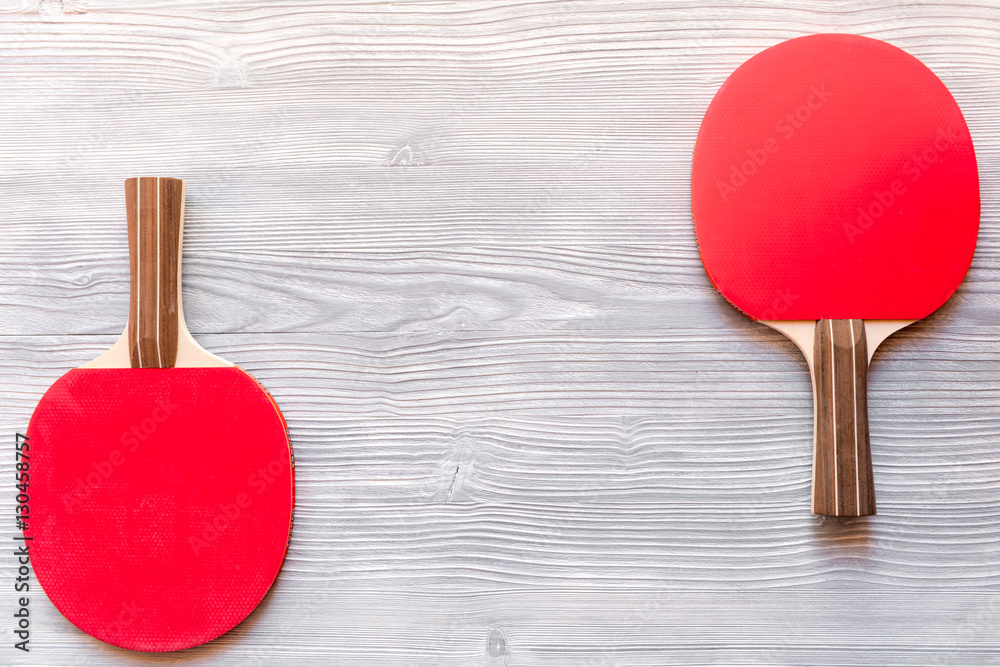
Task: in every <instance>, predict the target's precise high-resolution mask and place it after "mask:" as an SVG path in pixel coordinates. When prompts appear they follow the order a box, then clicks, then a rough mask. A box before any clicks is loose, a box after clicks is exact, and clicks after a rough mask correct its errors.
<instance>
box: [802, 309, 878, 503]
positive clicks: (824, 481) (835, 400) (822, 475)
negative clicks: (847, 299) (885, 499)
mask: <svg viewBox="0 0 1000 667" xmlns="http://www.w3.org/2000/svg"><path fill="white" fill-rule="evenodd" d="M813 354H814V360H815V361H814V365H815V366H814V383H815V384H814V391H815V394H816V395H815V401H816V427H815V433H816V441H815V449H814V455H813V456H814V458H813V512H815V513H816V514H828V515H833V516H866V515H870V514H875V482H874V479H873V475H872V457H871V449H870V447H869V440H868V381H867V377H868V345H867V341H866V337H865V324H864V321H863V320H819V321H817V322H816V329H815V337H814V343H813Z"/></svg>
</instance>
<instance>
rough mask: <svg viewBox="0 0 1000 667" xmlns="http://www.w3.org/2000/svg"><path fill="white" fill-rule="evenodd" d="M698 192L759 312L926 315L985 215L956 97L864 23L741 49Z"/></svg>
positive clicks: (706, 219)
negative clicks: (861, 31) (871, 34)
mask: <svg viewBox="0 0 1000 667" xmlns="http://www.w3.org/2000/svg"><path fill="white" fill-rule="evenodd" d="M691 191H692V194H691V206H692V212H693V215H694V221H695V232H696V234H697V236H698V245H699V248H700V251H701V257H702V262H703V263H704V265H705V269H706V271H707V273H708V275H709V278H710V279H711V280H712V283H713V284H714V285H715V287H716V289H718V290H719V292H720V293H722V294H723V296H725V297H726V298H727V299H728V300H729V301H730V302H731V303H732V304H733V305H734V306H736V307H737V308H739V309H740V310H741V311H743V312H744V313H745V314H747V315H749V316H750V317H752V318H753V319H760V320H816V319H823V318H829V319H849V318H858V319H893V320H912V319H919V318H922V317H925V316H926V315H928V314H930V313H931V312H932V311H934V310H935V309H936V308H938V307H939V306H940V305H941V304H943V303H944V302H945V301H946V300H947V299H948V297H949V296H951V294H952V293H953V292H954V291H955V289H957V287H958V285H959V283H961V281H962V278H963V277H964V276H965V273H966V271H967V270H968V267H969V264H970V262H971V261H972V253H973V250H974V249H975V245H976V235H977V233H978V230H979V176H978V172H977V169H976V159H975V154H974V152H973V147H972V140H971V138H970V136H969V130H968V128H967V127H966V124H965V120H964V118H963V117H962V113H961V111H960V110H959V108H958V105H957V104H956V103H955V100H954V99H953V98H952V96H951V94H950V93H949V92H948V90H947V89H946V88H945V86H944V84H943V83H941V81H940V80H939V79H938V78H937V77H936V76H935V75H934V73H933V72H931V71H930V70H929V69H927V67H925V66H924V65H923V64H922V63H921V62H920V61H919V60H917V59H916V58H914V57H913V56H911V55H909V54H907V53H906V52H904V51H902V50H900V49H898V48H896V47H894V46H891V45H889V44H886V43H885V42H880V41H878V40H874V39H869V38H866V37H858V36H855V35H812V36H809V37H800V38H798V39H793V40H790V41H787V42H783V43H781V44H778V45H776V46H773V47H771V48H769V49H767V50H765V51H763V52H761V53H759V54H757V55H756V56H754V57H753V58H751V59H750V60H748V61H747V62H745V63H743V65H741V66H740V67H739V69H737V70H736V71H735V72H734V73H733V74H732V75H731V76H730V77H729V79H727V80H726V82H725V84H723V86H722V88H720V89H719V92H718V93H717V94H716V96H715V99H714V100H712V103H711V105H710V106H709V108H708V111H707V113H706V114H705V119H704V121H703V122H702V125H701V130H700V131H699V133H698V140H697V143H696V144H695V151H694V161H693V168H692V177H691Z"/></svg>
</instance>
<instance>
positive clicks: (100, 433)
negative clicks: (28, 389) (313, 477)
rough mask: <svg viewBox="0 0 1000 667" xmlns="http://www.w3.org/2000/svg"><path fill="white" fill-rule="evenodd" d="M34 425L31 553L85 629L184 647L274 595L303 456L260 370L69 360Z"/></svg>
mask: <svg viewBox="0 0 1000 667" xmlns="http://www.w3.org/2000/svg"><path fill="white" fill-rule="evenodd" d="M27 435H28V438H29V440H28V443H29V456H30V462H31V467H30V470H31V478H30V490H31V494H30V496H31V503H30V508H31V515H30V518H29V521H28V530H26V531H25V536H26V537H31V538H33V540H32V541H31V542H30V553H31V562H32V565H33V566H34V569H35V572H36V574H37V576H38V580H39V582H40V583H41V584H42V588H43V589H44V590H45V592H46V593H47V595H48V596H49V599H51V600H52V602H53V604H55V606H56V607H57V608H58V609H59V611H61V612H62V613H63V615H64V616H66V618H67V619H69V620H70V621H71V622H72V623H73V624H75V625H76V626H77V627H79V628H80V629H81V630H83V631H84V632H86V633H88V634H90V635H93V636H94V637H97V638H98V639H101V640H103V641H105V642H108V643H110V644H114V645H116V646H121V647H124V648H129V649H134V650H139V651H169V650H175V649H183V648H188V647H191V646H196V645H198V644H201V643H204V642H206V641H209V640H211V639H214V638H215V637H218V636H219V635H221V634H223V633H225V632H227V631H228V630H230V629H231V628H233V627H234V626H235V625H236V624H237V623H239V622H240V621H241V620H243V619H244V618H245V617H246V616H247V615H248V614H249V613H250V612H251V611H253V609H254V608H255V607H256V606H257V604H258V603H259V602H260V601H261V600H262V599H263V597H264V595H265V594H266V593H267V591H268V589H269V587H270V586H271V584H272V583H273V581H274V579H275V577H276V576H277V574H278V571H279V570H280V568H281V564H282V562H283V560H284V558H285V552H286V549H287V544H288V537H289V532H290V530H291V521H292V508H293V504H294V499H293V469H292V468H293V465H292V458H291V448H290V445H289V441H288V436H287V432H286V429H285V422H284V419H283V417H282V416H281V413H280V411H278V409H277V406H276V405H275V404H274V402H273V400H272V399H271V398H270V396H269V394H268V393H267V392H265V391H263V390H262V389H261V387H260V385H258V384H257V382H256V381H255V380H254V379H253V378H252V377H251V376H250V375H249V374H247V373H246V372H244V371H243V370H241V369H239V368H236V367H231V368H168V369H76V370H72V371H70V372H69V373H67V374H66V375H64V376H63V377H62V378H61V379H59V380H58V381H57V382H56V383H55V384H54V385H52V387H51V388H50V389H49V390H48V391H47V392H46V394H45V396H44V397H43V398H42V400H41V401H40V402H39V404H38V407H37V408H36V410H35V413H34V415H33V416H32V419H31V423H30V424H29V427H28V433H27Z"/></svg>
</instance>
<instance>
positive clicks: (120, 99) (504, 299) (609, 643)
mask: <svg viewBox="0 0 1000 667" xmlns="http://www.w3.org/2000/svg"><path fill="white" fill-rule="evenodd" d="M0 10H2V11H3V12H4V13H3V14H0V234H2V236H0V241H2V243H0V294H2V300H0V301H2V302H0V334H2V335H0V381H2V382H0V401H2V403H0V407H2V412H0V425H2V430H0V432H2V433H3V434H4V435H3V438H5V439H6V440H7V441H8V442H13V438H14V433H15V432H16V431H18V430H23V429H24V428H25V426H26V425H27V421H28V417H29V416H30V414H31V410H32V409H33V407H34V405H35V403H36V402H37V400H38V398H39V397H40V396H41V394H42V392H43V391H44V389H45V388H46V387H47V386H48V385H49V384H50V383H51V382H52V381H54V380H55V379H56V378H57V377H58V376H59V375H60V374H62V373H63V372H64V371H65V370H67V369H69V368H71V367H74V366H77V365H79V364H80V363H82V362H84V361H86V360H88V359H91V358H93V357H95V356H96V355H97V354H98V353H100V352H101V351H102V350H103V349H106V348H107V347H108V346H109V345H110V344H111V343H112V342H113V341H114V340H115V338H116V336H117V334H118V333H120V331H121V328H122V326H123V324H124V317H125V314H126V312H127V292H126V290H127V276H128V265H127V261H126V243H125V223H124V212H123V189H122V181H123V180H124V179H125V178H126V177H129V176H134V175H137V174H145V175H149V174H162V175H170V176H176V177H180V178H184V179H186V180H187V183H188V201H187V213H188V215H187V227H186V238H185V256H184V266H185V280H184V285H185V287H184V289H185V292H184V299H185V311H186V315H187V320H188V323H189V325H190V327H191V330H192V332H193V333H194V334H195V336H196V337H197V338H198V340H199V341H200V342H201V343H202V344H203V345H204V346H205V347H206V348H208V349H209V350H210V351H213V352H216V353H218V354H220V355H222V356H223V357H225V358H227V359H230V360H232V361H235V362H236V363H239V364H240V365H242V366H244V367H246V368H247V369H248V370H249V371H250V372H252V373H254V374H255V375H256V376H257V377H258V378H259V379H260V380H261V381H262V382H263V383H264V384H265V385H266V386H267V387H269V388H270V389H271V391H272V392H273V394H274V396H275V398H276V399H277V401H278V403H279V404H280V405H281V407H282V408H283V410H284V412H285V414H286V416H287V418H288V421H289V426H290V429H291V435H292V442H293V445H294V448H295V453H296V461H297V463H298V469H297V480H298V496H297V500H298V506H297V509H296V516H295V529H294V533H293V535H292V541H291V547H290V551H289V555H288V560H287V562H286V564H285V568H284V570H283V572H282V574H281V576H280V577H279V580H278V582H277V584H276V586H275V587H274V589H273V591H272V593H271V594H270V595H269V597H268V598H267V599H266V600H265V602H264V603H263V604H262V605H261V607H260V608H259V609H258V610H257V611H256V612H255V613H254V614H253V615H252V617H251V618H250V619H249V620H248V621H247V622H245V623H244V624H242V625H241V626H239V627H238V628H237V629H235V630H234V631H233V632H231V633H229V634H227V635H226V636H224V637H223V638H221V639H219V640H217V641H215V642H213V643H211V644H209V645H207V646H203V647H200V648H197V649H193V650H190V651H185V652H182V653H180V654H170V655H164V656H146V655H140V654H134V653H130V652H128V651H123V650H118V649H114V648H111V647H108V646H106V645H103V644H101V643H100V642H98V641H96V640H93V639H91V638H90V637H88V636H86V635H84V634H82V633H80V632H79V631H77V630H76V629H75V628H73V627H72V626H70V625H69V624H68V623H67V622H66V621H65V620H64V619H63V618H62V617H61V616H60V615H59V614H58V613H57V612H56V611H55V610H54V608H53V607H52V606H51V605H50V604H49V603H48V602H47V601H46V600H45V599H44V596H43V595H41V593H40V592H39V591H38V590H37V589H36V590H35V591H34V594H33V595H32V602H31V604H32V610H33V617H32V619H33V631H34V633H33V635H32V643H31V646H32V651H31V653H30V654H23V653H21V652H19V651H15V650H14V649H13V648H12V647H11V644H12V635H11V633H10V630H11V626H12V623H11V620H10V619H11V614H12V612H13V609H14V596H13V592H12V590H11V588H12V582H13V578H14V564H15V563H14V559H13V558H12V557H11V556H6V557H0V590H3V591H4V593H3V595H2V596H0V604H2V610H0V618H7V619H8V620H6V621H3V622H0V629H2V636H3V637H4V638H5V639H4V644H3V645H2V646H0V664H26V665H109V664H115V665H140V664H159V663H168V662H178V661H179V662H185V663H191V664H206V665H207V664H218V665H268V666H270V665H295V666H296V667H305V666H306V665H331V664H343V665H468V666H473V667H479V666H482V665H508V666H513V665H574V666H576V665H671V664H678V665H694V664H776V665H805V664H810V665H811V664H817V665H819V664H823V665H834V664H835V665H927V664H940V665H945V664H955V665H988V664H1000V204H998V201H1000V176H998V174H1000V121H998V118H1000V93H998V91H1000V5H998V4H997V3H996V2H981V1H970V2H965V3H962V4H958V3H955V4H951V3H937V4H932V3H928V4H909V3H872V4H870V5H869V4H865V3H858V2H824V3H814V2H804V1H803V2H784V1H781V0H767V1H766V2H753V3H736V2H722V3H714V4H706V3H699V2H646V1H642V0H629V1H628V2H610V1H604V0H594V1H591V2H564V1H563V2H512V1H511V0H462V1H461V2H394V3H385V2H375V1H364V0H360V1H358V2H352V3H319V2H314V3H309V2H301V3H296V4H293V3H288V2H281V3H278V2H275V3H267V4H263V5H260V6H256V7H252V6H248V5H247V4H245V3H241V2H234V1H232V0H208V1H207V2H206V1H202V0H199V1H198V2H194V1H193V0H181V1H179V2H165V1H162V0H131V1H129V2H124V1H122V0H63V2H61V3H60V2H51V1H45V2H39V1H38V0H0ZM823 31H842V32H854V33H859V34H864V35H869V36H872V37H877V38H880V39H885V40H888V41H890V42H892V43H894V44H896V45H898V46H900V47H903V48H905V49H906V50H908V51H909V52H910V53H913V54H914V55H916V56H917V57H919V58H921V59H922V60H923V61H924V62H925V63H926V64H927V65H929V66H930V67H931V68H932V69H933V70H934V71H935V72H937V74H938V75H939V76H940V77H941V78H942V79H943V80H944V81H945V83H946V84H947V85H948V86H949V87H950V88H951V90H952V92H953V93H954V95H955V97H956V98H957V99H958V101H959V103H960V104H961V106H962V107H963V110H964V111H965V114H966V118H967V120H968V122H969V126H970V128H971V130H972V134H973V138H974V140H975V142H976V148H977V153H978V157H979V163H980V169H981V177H982V193H983V218H982V233H981V236H980V242H979V247H978V250H977V254H976V258H975V260H974V263H973V266H972V269H971V271H970V273H969V276H968V278H967V280H966V282H965V283H964V284H963V285H962V287H961V288H960V290H959V291H958V293H957V294H956V295H955V297H953V298H952V300H951V301H950V302H949V303H948V304H947V305H946V306H945V307H944V308H942V309H941V310H940V311H939V312H938V313H936V314H935V315H933V316H931V317H930V318H928V319H927V320H925V321H923V322H919V323H917V324H915V325H913V326H911V327H908V328H906V329H905V330H903V331H901V332H900V333H898V334H896V335H895V336H893V337H892V338H890V339H889V340H888V341H887V342H886V343H885V344H884V346H883V347H882V348H881V349H880V350H879V352H878V353H877V354H876V356H875V360H874V363H873V366H872V370H871V375H870V405H871V435H872V449H873V458H874V464H875V474H876V484H877V490H878V501H879V511H880V513H879V515H878V516H877V517H874V518H872V519H870V520H842V521H837V520H832V519H824V518H820V517H814V516H812V515H811V514H810V513H809V480H810V462H811V458H810V456H811V453H810V446H811V433H812V426H811V419H812V409H811V396H810V388H809V374H808V371H807V370H806V364H805V361H804V360H803V359H802V358H801V356H800V354H799V352H798V351H797V350H796V349H795V347H794V346H793V344H792V343H790V342H788V341H787V340H786V339H785V338H784V337H783V336H781V334H779V333H777V332H775V331H772V330H770V329H768V328H767V327H764V326H760V325H756V324H754V323H752V322H750V321H748V320H746V319H744V318H743V317H742V316H741V315H739V314H738V313H737V312H736V311H735V310H733V309H732V308H730V307H729V306H728V305H727V304H726V303H725V302H724V301H723V300H722V299H721V298H719V297H717V296H716V295H715V294H714V292H713V290H712V289H711V286H710V285H709V283H708V281H707V279H706V278H705V276H704V273H703V271H702V269H701V265H700V263H699V261H698V255H697V250H696V247H695V240H694V236H693V232H692V227H691V221H690V207H689V203H688V185H687V180H688V177H689V160H690V155H691V149H692V146H693V143H694V138H695V135H696V132H697V129H698V124H699V122H700V118H701V115H702V114H703V112H704V110H705V108H706V106H707V104H708V102H709V100H710V99H711V97H712V95H713V94H714V92H715V90H716V89H717V88H718V86H719V85H720V84H721V83H722V81H723V80H724V78H725V77H726V75H727V74H728V73H729V72H730V71H732V70H733V69H734V68H735V67H736V66H738V65H739V64H740V63H741V62H742V61H743V60H745V59H746V58H748V57H749V56H750V55H752V54H753V53H755V52H757V51H759V50H761V49H763V48H765V47H767V46H770V45H772V44H774V43H776V42H778V41H781V40H783V39H787V38H791V37H795V36H798V35H802V34H808V33H813V32H823ZM199 446H200V443H192V455H196V453H197V448H198V447H199ZM3 451H4V452H6V454H5V455H4V456H3V457H0V477H2V478H5V479H7V478H10V473H11V472H12V465H13V448H12V447H9V446H6V447H4V448H3ZM4 488H6V487H4ZM3 493H8V491H4V492H3ZM9 493H10V495H9V496H6V497H7V501H4V502H6V505H3V506H6V507H10V506H11V505H13V486H11V487H10V490H9ZM8 516H9V515H8ZM4 521H8V522H9V524H8V525H6V526H5V527H4V529H3V534H4V535H7V536H8V538H7V539H9V538H10V537H12V536H13V535H14V528H13V519H12V518H8V519H5V520H4Z"/></svg>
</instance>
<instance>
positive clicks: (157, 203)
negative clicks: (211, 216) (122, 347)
mask: <svg viewBox="0 0 1000 667" xmlns="http://www.w3.org/2000/svg"><path fill="white" fill-rule="evenodd" d="M125 208H126V214H127V218H128V252H129V270H130V273H131V289H130V291H131V296H130V300H129V319H128V329H127V332H128V349H129V358H130V361H131V366H132V368H173V367H174V365H175V363H176V359H177V340H178V334H179V321H180V311H179V306H180V293H179V290H180V280H179V275H180V259H181V255H180V253H181V230H182V225H183V220H184V181H182V180H180V179H177V178H161V177H151V178H146V177H143V178H130V179H128V180H126V181H125Z"/></svg>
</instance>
